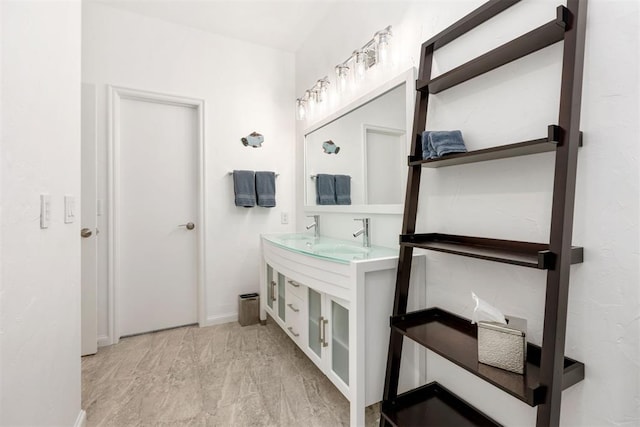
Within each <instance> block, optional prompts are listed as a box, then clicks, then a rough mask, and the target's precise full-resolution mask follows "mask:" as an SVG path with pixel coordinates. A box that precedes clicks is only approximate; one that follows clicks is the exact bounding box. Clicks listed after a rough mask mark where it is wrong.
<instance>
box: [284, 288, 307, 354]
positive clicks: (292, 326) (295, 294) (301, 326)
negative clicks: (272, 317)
mask: <svg viewBox="0 0 640 427" xmlns="http://www.w3.org/2000/svg"><path fill="white" fill-rule="evenodd" d="M306 304H307V287H306V286H304V285H302V284H300V283H298V282H296V281H295V280H292V279H289V278H287V280H286V285H285V310H286V315H285V318H286V321H285V330H286V332H287V333H288V334H289V336H290V337H291V339H292V340H293V341H295V343H296V344H298V346H303V345H304V343H305V340H306V338H307V331H306V313H307V310H306Z"/></svg>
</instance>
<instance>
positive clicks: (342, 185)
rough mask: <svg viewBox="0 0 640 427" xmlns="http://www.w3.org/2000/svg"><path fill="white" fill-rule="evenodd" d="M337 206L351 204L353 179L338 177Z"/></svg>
mask: <svg viewBox="0 0 640 427" xmlns="http://www.w3.org/2000/svg"><path fill="white" fill-rule="evenodd" d="M335 179H336V205H350V204H351V177H350V176H349V175H336V176H335Z"/></svg>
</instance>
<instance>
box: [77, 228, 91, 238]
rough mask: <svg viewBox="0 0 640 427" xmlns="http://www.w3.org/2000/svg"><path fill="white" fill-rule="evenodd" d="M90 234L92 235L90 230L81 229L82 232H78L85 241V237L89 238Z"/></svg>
mask: <svg viewBox="0 0 640 427" xmlns="http://www.w3.org/2000/svg"><path fill="white" fill-rule="evenodd" d="M91 234H93V232H92V231H91V230H90V229H88V228H83V229H82V230H80V235H81V236H82V237H84V238H85V239H86V238H87V237H91Z"/></svg>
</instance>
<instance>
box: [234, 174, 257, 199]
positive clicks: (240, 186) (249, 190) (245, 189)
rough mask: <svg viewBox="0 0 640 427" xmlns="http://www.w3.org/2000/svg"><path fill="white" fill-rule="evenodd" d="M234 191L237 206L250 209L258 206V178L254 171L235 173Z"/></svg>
mask: <svg viewBox="0 0 640 427" xmlns="http://www.w3.org/2000/svg"><path fill="white" fill-rule="evenodd" d="M233 191H234V192H235V201H236V206H243V207H245V208H250V207H253V206H255V205H256V177H255V173H254V172H253V171H243V170H234V171H233Z"/></svg>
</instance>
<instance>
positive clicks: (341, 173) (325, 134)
mask: <svg viewBox="0 0 640 427" xmlns="http://www.w3.org/2000/svg"><path fill="white" fill-rule="evenodd" d="M406 115H407V112H406V83H402V84H400V85H398V86H396V87H395V88H393V89H391V90H389V91H387V92H386V93H384V94H382V95H380V96H378V97H376V98H375V99H373V100H371V101H369V102H367V103H365V104H363V105H361V106H359V107H358V108H355V109H353V110H351V111H350V112H348V113H347V114H345V115H342V116H340V117H339V118H337V119H335V120H333V121H331V122H330V123H328V124H326V125H324V126H322V127H320V128H318V129H315V130H313V131H312V132H310V133H308V134H307V135H306V136H305V145H306V146H305V180H306V185H305V198H306V205H349V204H352V205H388V204H401V203H402V201H403V197H404V179H405V174H406V158H407V149H406V145H407V139H406V119H407V117H406Z"/></svg>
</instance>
